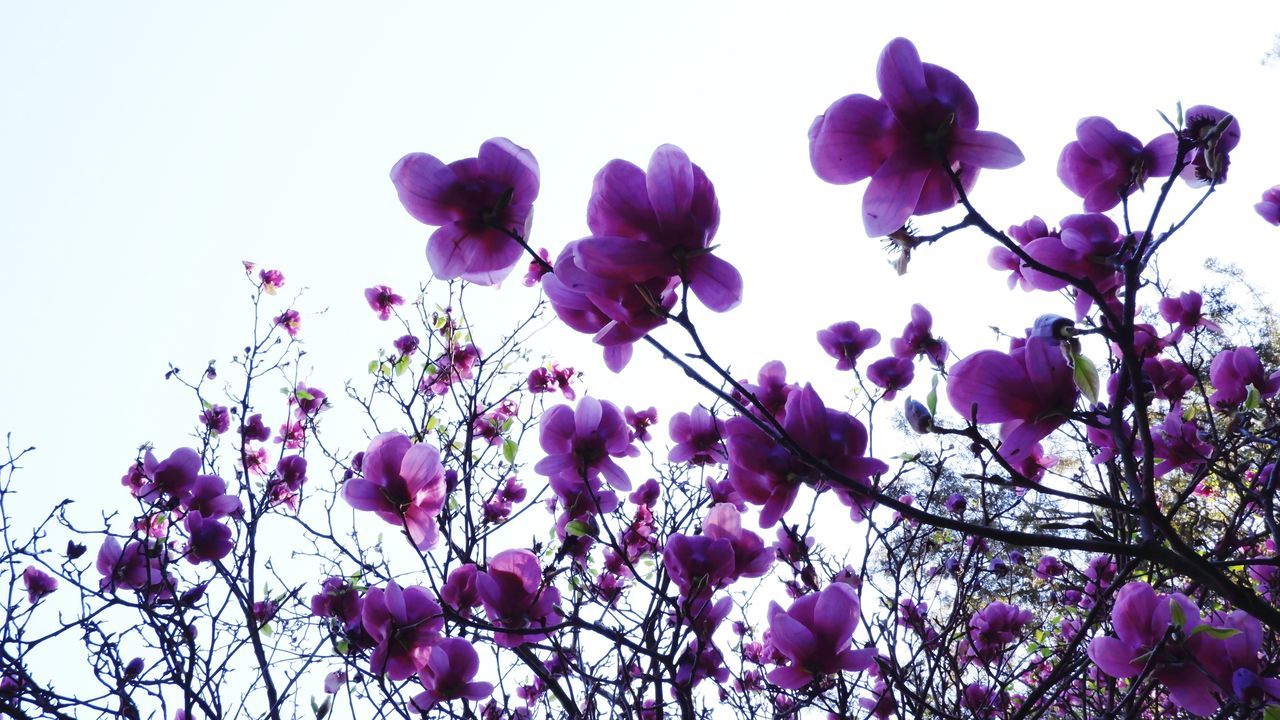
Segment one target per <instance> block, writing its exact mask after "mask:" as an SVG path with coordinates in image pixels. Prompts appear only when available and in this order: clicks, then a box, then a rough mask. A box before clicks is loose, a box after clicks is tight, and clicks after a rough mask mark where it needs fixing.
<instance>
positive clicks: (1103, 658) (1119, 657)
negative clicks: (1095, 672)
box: [1089, 637, 1142, 678]
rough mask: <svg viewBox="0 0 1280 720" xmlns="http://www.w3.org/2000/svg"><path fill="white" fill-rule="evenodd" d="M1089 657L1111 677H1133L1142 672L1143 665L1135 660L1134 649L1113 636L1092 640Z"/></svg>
mask: <svg viewBox="0 0 1280 720" xmlns="http://www.w3.org/2000/svg"><path fill="white" fill-rule="evenodd" d="M1089 657H1090V659H1092V660H1093V662H1094V663H1096V664H1097V666H1098V668H1099V669H1101V670H1102V672H1104V673H1106V674H1108V675H1110V676H1111V677H1115V678H1131V677H1135V676H1136V675H1137V674H1138V673H1140V672H1142V665H1141V664H1134V662H1133V658H1134V652H1133V649H1132V648H1130V647H1129V646H1128V645H1126V644H1124V643H1123V642H1121V641H1120V640H1117V639H1116V638H1113V637H1096V638H1094V639H1093V640H1092V641H1090V643H1089Z"/></svg>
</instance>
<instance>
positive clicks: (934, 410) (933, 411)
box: [924, 373, 938, 415]
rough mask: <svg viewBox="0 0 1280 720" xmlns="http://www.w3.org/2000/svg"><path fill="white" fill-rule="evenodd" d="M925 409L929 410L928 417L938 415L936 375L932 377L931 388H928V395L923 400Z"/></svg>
mask: <svg viewBox="0 0 1280 720" xmlns="http://www.w3.org/2000/svg"><path fill="white" fill-rule="evenodd" d="M924 405H925V407H927V408H929V414H930V415H937V414H938V375H937V374H936V373H935V374H934V376H933V387H931V388H929V394H928V395H927V396H926V397H925V399H924Z"/></svg>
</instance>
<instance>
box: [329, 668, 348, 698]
mask: <svg viewBox="0 0 1280 720" xmlns="http://www.w3.org/2000/svg"><path fill="white" fill-rule="evenodd" d="M346 684H347V671H346V670H334V671H333V672H331V673H329V674H328V675H325V676H324V691H325V694H327V695H332V694H334V693H336V692H338V689H339V688H341V687H342V686H343V685H346Z"/></svg>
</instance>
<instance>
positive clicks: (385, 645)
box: [360, 580, 444, 682]
mask: <svg viewBox="0 0 1280 720" xmlns="http://www.w3.org/2000/svg"><path fill="white" fill-rule="evenodd" d="M360 614H361V620H362V622H363V623H364V629H365V631H367V632H368V633H369V636H370V637H371V638H373V641H374V642H375V643H376V644H377V646H376V647H375V648H374V650H373V655H372V656H370V658H369V672H371V673H373V674H374V675H383V674H385V675H386V676H387V677H388V678H389V679H391V680H393V681H397V682H398V681H400V680H404V679H405V678H407V677H409V676H410V675H412V674H413V673H414V671H416V670H417V669H418V667H419V666H420V665H422V664H423V662H424V661H425V660H426V656H427V653H428V652H429V651H430V648H431V645H434V644H435V643H436V642H437V641H438V640H439V638H440V629H441V628H443V627H444V617H443V616H442V615H441V613H440V606H439V605H437V604H436V602H435V600H432V599H431V591H429V590H427V589H426V588H424V587H418V586H416V585H414V586H411V587H407V588H404V589H403V590H402V589H401V588H400V586H399V585H397V584H396V582H395V581H394V580H389V581H387V584H386V585H385V586H384V587H381V588H369V590H368V591H367V592H365V594H364V600H363V601H362V602H361V606H360Z"/></svg>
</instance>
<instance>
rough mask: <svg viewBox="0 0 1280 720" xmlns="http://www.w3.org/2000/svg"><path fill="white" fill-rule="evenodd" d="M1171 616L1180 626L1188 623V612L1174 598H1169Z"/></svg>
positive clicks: (1175, 623)
mask: <svg viewBox="0 0 1280 720" xmlns="http://www.w3.org/2000/svg"><path fill="white" fill-rule="evenodd" d="M1169 617H1170V619H1172V620H1173V624H1174V625H1177V626H1178V627H1183V626H1184V625H1186V624H1187V613H1186V612H1185V611H1183V609H1182V606H1181V605H1179V604H1178V602H1177V601H1176V600H1174V599H1173V598H1170V599H1169Z"/></svg>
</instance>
